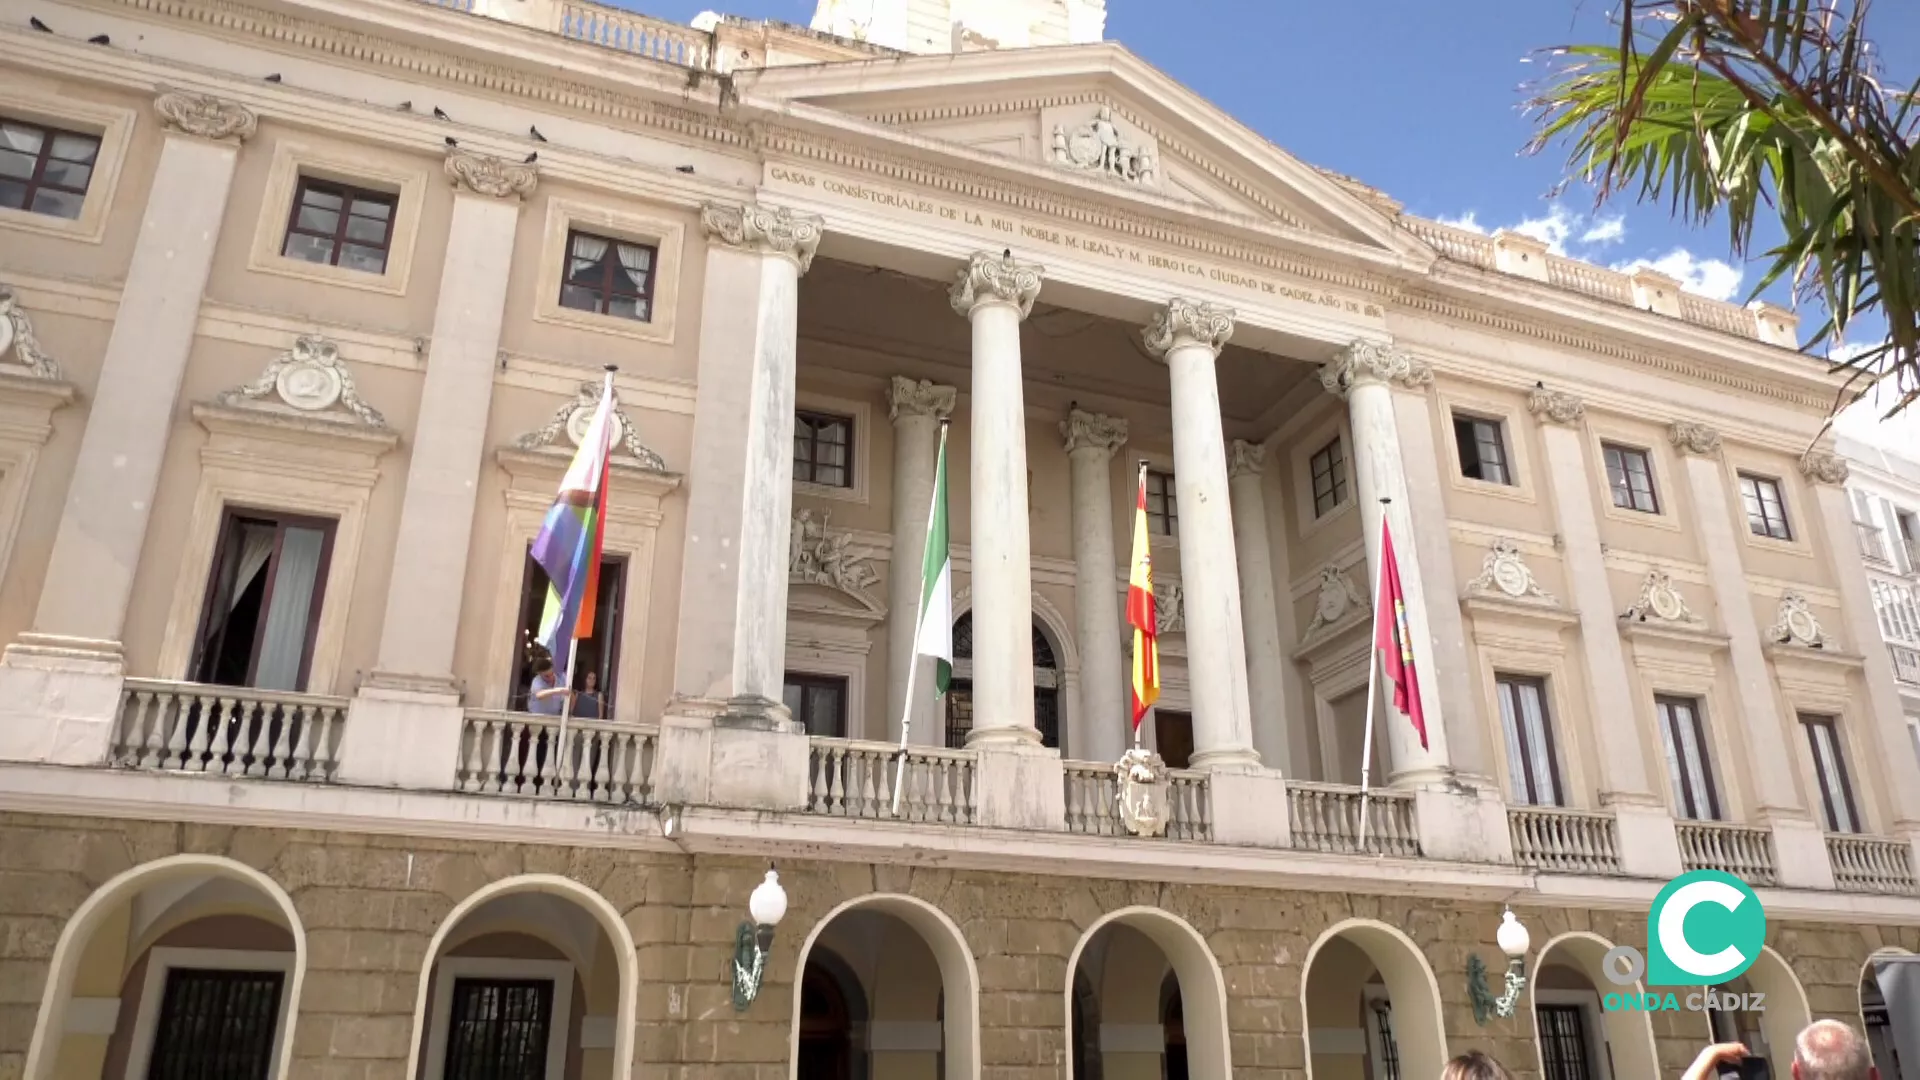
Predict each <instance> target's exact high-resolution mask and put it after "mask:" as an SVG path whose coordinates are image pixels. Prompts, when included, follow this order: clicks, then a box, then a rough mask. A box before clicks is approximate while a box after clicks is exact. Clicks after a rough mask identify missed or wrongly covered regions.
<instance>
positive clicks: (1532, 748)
mask: <svg viewBox="0 0 1920 1080" xmlns="http://www.w3.org/2000/svg"><path fill="white" fill-rule="evenodd" d="M1494 682H1495V690H1496V692H1497V693H1498V695H1499V698H1500V723H1501V726H1502V727H1503V728H1504V729H1505V732H1506V740H1507V773H1508V776H1509V779H1510V786H1511V789H1512V792H1513V799H1514V801H1515V802H1517V803H1520V804H1522V805H1526V806H1565V805H1566V803H1565V802H1564V801H1563V797H1562V793H1561V791H1560V761H1559V755H1558V753H1557V752H1556V750H1555V748H1554V742H1553V721H1552V718H1551V717H1550V716H1549V715H1548V712H1547V684H1546V680H1544V679H1538V678H1530V677H1526V676H1520V675H1498V676H1496V677H1495V680H1494Z"/></svg>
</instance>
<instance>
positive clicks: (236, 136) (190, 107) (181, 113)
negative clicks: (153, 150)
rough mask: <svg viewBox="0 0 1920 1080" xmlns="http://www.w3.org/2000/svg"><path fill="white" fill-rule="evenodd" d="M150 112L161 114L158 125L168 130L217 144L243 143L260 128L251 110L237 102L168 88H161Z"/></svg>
mask: <svg viewBox="0 0 1920 1080" xmlns="http://www.w3.org/2000/svg"><path fill="white" fill-rule="evenodd" d="M153 111H154V112H157V113H159V114H160V122H161V124H162V125H163V126H164V127H165V128H166V129H167V130H169V131H178V132H181V133H183V134H187V135H192V136H195V137H197V138H201V139H212V140H214V141H216V142H224V141H226V140H228V139H232V140H233V141H235V142H244V141H246V140H247V139H249V138H252V137H253V133H254V130H255V129H256V128H257V127H258V126H259V120H258V118H256V117H255V116H254V115H253V110H251V109H248V108H247V107H246V106H244V105H241V104H239V103H238V102H233V101H227V100H226V99H224V98H217V97H214V96H213V95H212V94H195V93H191V92H189V91H186V90H173V89H169V88H167V87H161V88H160V95H159V96H158V97H156V98H154V99H153Z"/></svg>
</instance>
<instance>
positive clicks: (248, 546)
mask: <svg viewBox="0 0 1920 1080" xmlns="http://www.w3.org/2000/svg"><path fill="white" fill-rule="evenodd" d="M240 536H241V540H240V566H239V568H238V569H236V570H235V571H234V575H233V589H232V591H231V592H229V593H227V610H228V611H232V610H233V609H234V608H237V607H239V606H240V596H241V594H243V593H245V592H246V591H247V586H248V585H251V584H253V576H254V575H255V574H258V573H259V572H260V568H261V567H263V566H265V565H267V560H268V559H269V558H271V557H272V555H273V527H272V526H267V527H265V528H262V527H260V526H258V525H243V526H241V528H240Z"/></svg>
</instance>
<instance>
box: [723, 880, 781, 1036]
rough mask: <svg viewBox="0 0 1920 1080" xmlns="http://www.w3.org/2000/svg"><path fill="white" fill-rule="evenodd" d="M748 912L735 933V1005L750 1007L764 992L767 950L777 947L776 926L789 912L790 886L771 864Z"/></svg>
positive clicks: (749, 902) (749, 899)
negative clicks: (782, 886)
mask: <svg viewBox="0 0 1920 1080" xmlns="http://www.w3.org/2000/svg"><path fill="white" fill-rule="evenodd" d="M747 914H748V915H749V916H751V918H749V919H748V920H747V921H746V922H743V923H741V924H740V929H739V930H738V931H737V932H735V934H734V936H733V1008H734V1011H736V1012H745V1011H747V1006H749V1005H751V1004H753V999H754V998H757V997H759V996H760V979H761V977H762V976H763V975H765V974H766V971H767V953H768V951H769V950H771V949H772V948H773V928H774V927H776V926H778V925H780V920H781V919H783V918H785V917H786V914H787V890H785V889H783V888H781V887H780V874H779V873H778V872H777V871H775V870H774V869H773V868H772V867H768V868H767V879H766V880H765V881H762V882H761V883H760V884H758V885H756V886H754V889H753V894H752V895H751V896H749V897H747Z"/></svg>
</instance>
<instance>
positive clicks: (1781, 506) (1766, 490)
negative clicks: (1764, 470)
mask: <svg viewBox="0 0 1920 1080" xmlns="http://www.w3.org/2000/svg"><path fill="white" fill-rule="evenodd" d="M1740 501H1741V502H1743V503H1745V504H1746V508H1747V528H1749V529H1751V530H1753V535H1755V536H1770V537H1772V538H1774V539H1775V540H1791V539H1793V530H1792V529H1790V528H1788V527H1787V502H1786V499H1785V498H1784V497H1783V496H1782V495H1781V494H1780V481H1778V480H1775V479H1772V478H1771V477H1766V476H1753V475H1751V474H1748V473H1741V474H1740Z"/></svg>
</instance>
